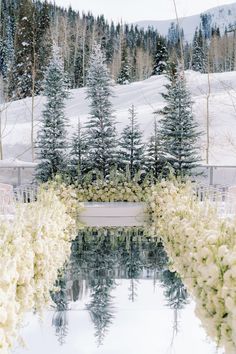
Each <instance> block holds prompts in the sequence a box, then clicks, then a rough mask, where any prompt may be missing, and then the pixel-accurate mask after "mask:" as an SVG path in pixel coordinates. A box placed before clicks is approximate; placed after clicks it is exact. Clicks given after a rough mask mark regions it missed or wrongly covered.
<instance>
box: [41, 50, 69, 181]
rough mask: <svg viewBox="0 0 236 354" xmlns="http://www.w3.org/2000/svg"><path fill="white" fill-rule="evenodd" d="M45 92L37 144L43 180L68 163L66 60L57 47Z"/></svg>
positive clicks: (47, 74) (63, 169)
mask: <svg viewBox="0 0 236 354" xmlns="http://www.w3.org/2000/svg"><path fill="white" fill-rule="evenodd" d="M44 95H45V96H46V98H47V102H46V104H45V109H44V111H43V115H42V118H41V127H40V129H39V133H38V139H37V144H36V146H37V148H38V149H39V153H38V158H39V160H40V163H39V165H38V166H37V170H36V178H37V179H39V180H40V181H42V182H46V181H48V180H50V179H52V178H53V177H54V176H55V175H56V174H57V173H63V172H64V171H65V170H66V166H67V153H66V150H67V139H66V125H67V119H66V117H65V114H64V108H65V99H66V98H68V95H69V93H68V91H67V85H66V80H65V74H64V69H63V62H62V60H61V59H60V56H59V54H58V50H57V49H56V48H54V50H53V57H52V59H51V61H50V63H49V67H48V70H47V73H46V78H45V89H44Z"/></svg>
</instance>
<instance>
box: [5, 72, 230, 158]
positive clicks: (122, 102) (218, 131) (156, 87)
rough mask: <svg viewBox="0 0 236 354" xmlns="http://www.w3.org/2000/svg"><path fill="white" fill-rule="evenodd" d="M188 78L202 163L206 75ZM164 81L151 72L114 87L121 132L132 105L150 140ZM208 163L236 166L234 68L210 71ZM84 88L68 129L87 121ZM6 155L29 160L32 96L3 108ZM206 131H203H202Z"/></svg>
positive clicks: (72, 104)
mask: <svg viewBox="0 0 236 354" xmlns="http://www.w3.org/2000/svg"><path fill="white" fill-rule="evenodd" d="M186 79H187V82H188V86H189V88H190V90H191V93H192V100H193V102H194V105H193V110H194V114H195V117H196V120H197V122H198V123H199V127H200V130H201V131H202V132H203V136H202V138H201V150H202V159H203V161H202V162H203V163H204V162H205V161H204V159H205V148H206V134H205V132H206V107H207V105H206V96H207V92H208V83H207V81H208V80H207V75H206V74H200V73H198V72H193V71H187V72H186ZM165 83H166V79H165V77H164V76H155V77H151V78H149V79H147V80H145V81H140V82H135V83H132V84H130V85H123V86H119V85H116V86H114V98H113V104H114V111H115V115H116V117H117V121H118V124H117V128H118V130H119V131H121V130H122V129H123V128H124V126H125V125H126V124H127V123H128V108H129V107H130V106H131V105H132V104H134V105H135V107H136V109H137V112H138V118H139V122H140V125H141V128H142V130H143V132H144V136H145V138H146V139H147V138H148V137H149V136H150V134H151V132H152V130H153V112H154V111H157V110H159V109H161V108H162V107H163V105H164V101H163V98H162V96H161V93H162V92H163V91H164V87H163V85H164V84H165ZM210 85H211V95H210V164H218V165H227V164H229V165H236V72H228V73H218V74H210ZM85 97H86V92H85V89H84V88H81V89H75V90H72V91H71V98H70V99H69V100H68V103H67V107H66V115H67V117H68V118H69V122H70V128H69V129H70V132H72V131H74V130H75V129H76V125H77V122H78V117H80V119H81V122H82V123H83V122H85V121H86V119H87V117H88V114H89V107H88V101H87V100H86V99H85ZM43 104H44V98H43V97H40V96H39V97H36V102H35V113H34V115H35V134H36V131H37V128H38V124H39V118H40V115H41V112H42V109H43V106H44V105H43ZM2 127H3V128H2V130H3V153H4V158H5V159H9V158H11V157H17V158H19V159H23V160H28V161H30V157H31V152H30V141H31V98H26V99H23V100H21V101H16V102H12V103H11V104H10V105H9V106H8V108H7V109H6V110H4V111H3V113H2ZM204 134H205V135H204Z"/></svg>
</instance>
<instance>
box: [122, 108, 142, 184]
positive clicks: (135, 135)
mask: <svg viewBox="0 0 236 354" xmlns="http://www.w3.org/2000/svg"><path fill="white" fill-rule="evenodd" d="M129 122H130V123H129V125H127V126H126V127H125V129H124V130H123V132H122V134H121V139H120V143H119V147H120V150H119V165H120V167H121V169H122V170H123V171H125V170H126V168H127V167H128V168H129V171H130V176H131V178H133V177H134V175H135V174H136V173H137V172H138V171H139V170H141V168H142V167H143V162H144V144H143V142H142V132H141V130H140V128H139V124H138V122H137V113H136V111H135V107H134V106H133V105H132V106H131V108H130V109H129Z"/></svg>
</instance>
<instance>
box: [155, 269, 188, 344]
mask: <svg viewBox="0 0 236 354" xmlns="http://www.w3.org/2000/svg"><path fill="white" fill-rule="evenodd" d="M160 280H161V282H162V285H163V287H164V288H165V290H164V295H165V297H166V300H167V306H169V307H170V308H171V309H173V310H174V324H173V336H172V341H171V346H172V345H173V342H174V338H175V336H176V334H177V333H178V330H179V328H178V325H179V320H178V318H179V316H178V314H179V310H181V309H183V308H184V306H185V305H186V304H187V303H188V293H187V290H186V288H185V286H184V284H183V283H182V280H181V278H180V277H179V275H178V274H177V273H175V272H170V271H169V270H164V271H163V272H162V273H161V277H160Z"/></svg>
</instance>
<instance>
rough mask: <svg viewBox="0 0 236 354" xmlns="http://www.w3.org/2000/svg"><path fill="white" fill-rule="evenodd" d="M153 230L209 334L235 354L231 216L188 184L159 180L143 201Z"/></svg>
mask: <svg viewBox="0 0 236 354" xmlns="http://www.w3.org/2000/svg"><path fill="white" fill-rule="evenodd" d="M148 207H149V212H150V213H151V215H152V220H153V228H154V230H153V231H154V232H155V233H158V234H160V235H161V238H162V240H163V242H164V245H165V248H166V251H167V253H168V255H169V257H170V260H171V262H173V263H172V265H171V269H172V270H173V271H177V272H178V273H179V274H180V276H181V278H182V280H183V283H184V284H185V285H186V287H187V289H188V291H189V293H190V294H191V295H192V296H193V298H194V300H195V302H196V309H195V311H196V315H197V316H198V317H199V318H200V320H201V322H202V325H203V327H204V328H205V330H206V332H207V334H208V336H210V337H211V338H213V339H214V340H215V341H216V342H217V345H219V346H221V347H223V348H224V350H225V353H226V354H233V353H234V354H235V353H236V220H234V221H232V220H231V221H229V220H222V219H220V218H219V216H218V215H217V212H216V210H215V209H213V208H212V207H211V206H210V205H209V203H207V202H206V203H201V202H199V201H197V198H196V197H195V196H194V193H193V190H192V186H191V184H190V183H189V184H188V183H187V184H181V183H178V182H176V181H163V182H161V183H160V184H158V185H156V186H153V187H152V191H151V194H150V196H149V200H148Z"/></svg>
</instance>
